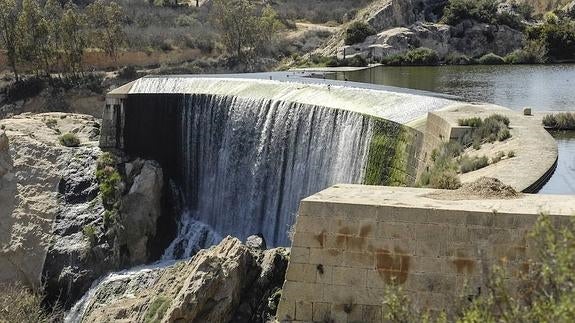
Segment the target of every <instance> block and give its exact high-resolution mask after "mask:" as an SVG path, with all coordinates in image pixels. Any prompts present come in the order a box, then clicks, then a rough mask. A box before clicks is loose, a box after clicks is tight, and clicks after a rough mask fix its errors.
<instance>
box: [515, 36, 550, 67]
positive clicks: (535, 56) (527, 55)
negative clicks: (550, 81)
mask: <svg viewBox="0 0 575 323" xmlns="http://www.w3.org/2000/svg"><path fill="white" fill-rule="evenodd" d="M505 62H506V63H508V64H543V63H545V62H547V47H546V46H545V44H544V43H543V42H541V41H533V40H532V41H528V42H526V44H525V46H524V47H523V48H522V49H518V50H516V51H514V52H512V53H510V54H508V55H507V56H505Z"/></svg>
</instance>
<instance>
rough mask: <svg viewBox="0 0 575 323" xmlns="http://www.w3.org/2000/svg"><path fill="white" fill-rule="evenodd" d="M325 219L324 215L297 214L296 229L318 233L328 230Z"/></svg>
mask: <svg viewBox="0 0 575 323" xmlns="http://www.w3.org/2000/svg"><path fill="white" fill-rule="evenodd" d="M327 220H328V218H326V217H315V216H302V215H299V216H298V217H297V222H296V231H297V232H309V233H314V234H319V233H321V232H324V231H327V230H328V227H327V225H326V223H327Z"/></svg>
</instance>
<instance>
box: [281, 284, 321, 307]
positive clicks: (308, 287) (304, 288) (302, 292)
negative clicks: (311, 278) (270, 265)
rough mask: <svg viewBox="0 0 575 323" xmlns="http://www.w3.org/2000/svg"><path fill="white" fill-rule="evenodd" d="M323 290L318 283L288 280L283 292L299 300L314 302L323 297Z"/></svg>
mask: <svg viewBox="0 0 575 323" xmlns="http://www.w3.org/2000/svg"><path fill="white" fill-rule="evenodd" d="M322 293H323V291H322V289H321V288H318V286H317V285H316V284H312V283H304V282H292V281H286V282H285V283H284V287H283V291H282V294H285V295H288V296H289V297H288V296H286V298H290V299H291V297H293V298H295V299H296V300H297V301H304V302H313V301H316V300H320V299H322V297H323V294H322Z"/></svg>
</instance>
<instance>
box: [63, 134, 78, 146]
mask: <svg viewBox="0 0 575 323" xmlns="http://www.w3.org/2000/svg"><path fill="white" fill-rule="evenodd" d="M59 140H60V144H61V145H62V146H66V147H78V146H80V139H79V138H78V136H76V135H75V134H73V133H67V134H64V135H62V136H60V138H59Z"/></svg>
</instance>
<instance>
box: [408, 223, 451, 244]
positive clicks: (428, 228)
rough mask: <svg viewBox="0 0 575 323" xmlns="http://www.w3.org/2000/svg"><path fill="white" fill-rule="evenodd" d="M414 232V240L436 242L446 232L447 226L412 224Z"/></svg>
mask: <svg viewBox="0 0 575 323" xmlns="http://www.w3.org/2000/svg"><path fill="white" fill-rule="evenodd" d="M411 226H412V228H413V229H414V230H415V239H416V240H418V241H427V240H438V239H441V238H442V237H444V236H445V234H446V233H447V232H448V228H449V227H448V226H447V225H444V224H412V225H411Z"/></svg>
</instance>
